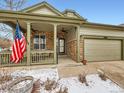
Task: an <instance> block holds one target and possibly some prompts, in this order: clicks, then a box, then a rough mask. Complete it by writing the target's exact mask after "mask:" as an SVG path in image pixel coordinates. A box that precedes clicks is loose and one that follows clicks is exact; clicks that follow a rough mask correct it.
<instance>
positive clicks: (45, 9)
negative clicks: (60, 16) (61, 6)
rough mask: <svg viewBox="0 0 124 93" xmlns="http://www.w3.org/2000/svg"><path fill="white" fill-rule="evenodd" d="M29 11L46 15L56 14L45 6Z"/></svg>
mask: <svg viewBox="0 0 124 93" xmlns="http://www.w3.org/2000/svg"><path fill="white" fill-rule="evenodd" d="M31 13H36V14H46V15H57V14H56V13H54V12H53V11H51V10H50V9H49V8H46V7H43V8H40V9H37V10H34V11H32V12H31Z"/></svg>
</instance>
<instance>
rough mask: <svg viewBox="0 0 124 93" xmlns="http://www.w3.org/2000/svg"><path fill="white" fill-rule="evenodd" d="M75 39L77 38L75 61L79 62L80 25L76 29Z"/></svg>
mask: <svg viewBox="0 0 124 93" xmlns="http://www.w3.org/2000/svg"><path fill="white" fill-rule="evenodd" d="M76 39H77V62H80V26H77V29H76Z"/></svg>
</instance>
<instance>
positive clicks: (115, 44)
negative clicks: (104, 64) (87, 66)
mask: <svg viewBox="0 0 124 93" xmlns="http://www.w3.org/2000/svg"><path fill="white" fill-rule="evenodd" d="M121 43H122V42H121V40H103V39H84V59H86V60H87V61H112V60H114V61H115V60H121V55H122V54H121Z"/></svg>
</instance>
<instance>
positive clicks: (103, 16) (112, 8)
mask: <svg viewBox="0 0 124 93" xmlns="http://www.w3.org/2000/svg"><path fill="white" fill-rule="evenodd" d="M42 1H43V0H28V1H27V3H26V4H25V5H24V7H28V6H31V5H34V4H37V3H39V2H42ZM44 1H47V2H48V3H49V4H51V5H52V6H53V7H55V8H56V9H58V10H59V11H64V10H65V9H73V10H75V11H76V12H77V13H78V14H80V15H81V16H82V17H84V18H86V19H87V20H88V21H89V22H94V23H102V24H112V25H119V24H122V23H124V0H44ZM24 7H23V8H24Z"/></svg>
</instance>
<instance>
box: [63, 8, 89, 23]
mask: <svg viewBox="0 0 124 93" xmlns="http://www.w3.org/2000/svg"><path fill="white" fill-rule="evenodd" d="M67 12H70V13H73V14H74V16H75V17H77V18H80V19H82V20H85V21H86V20H87V19H85V18H84V17H82V16H80V15H79V14H78V13H77V12H76V11H75V10H72V9H66V10H65V11H63V14H64V15H65V14H67Z"/></svg>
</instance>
